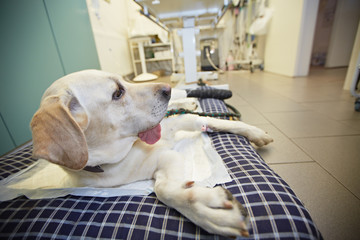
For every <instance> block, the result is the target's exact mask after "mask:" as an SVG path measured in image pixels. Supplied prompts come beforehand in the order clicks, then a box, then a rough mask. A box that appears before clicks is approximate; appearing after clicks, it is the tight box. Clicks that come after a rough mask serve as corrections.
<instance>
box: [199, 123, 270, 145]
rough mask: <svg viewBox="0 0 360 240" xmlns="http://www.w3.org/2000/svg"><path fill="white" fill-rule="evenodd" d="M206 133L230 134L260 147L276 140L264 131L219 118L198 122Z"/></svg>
mask: <svg viewBox="0 0 360 240" xmlns="http://www.w3.org/2000/svg"><path fill="white" fill-rule="evenodd" d="M198 121H199V122H200V124H201V125H202V128H203V129H205V131H210V132H211V131H214V132H230V133H235V134H238V135H242V136H245V137H247V138H248V139H249V140H250V142H252V143H254V144H255V145H256V146H258V147H262V146H264V145H267V144H269V143H271V142H273V141H274V140H273V139H272V137H271V136H270V135H268V134H267V133H266V132H265V131H264V130H262V129H260V128H258V127H255V126H252V125H249V124H246V123H244V122H241V121H228V120H222V119H217V118H210V117H203V118H200V119H199V120H198Z"/></svg>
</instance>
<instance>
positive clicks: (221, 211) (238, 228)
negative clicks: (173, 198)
mask: <svg viewBox="0 0 360 240" xmlns="http://www.w3.org/2000/svg"><path fill="white" fill-rule="evenodd" d="M189 190H190V191H189V192H188V194H189V195H188V197H189V198H188V200H189V203H190V204H191V205H192V211H191V213H190V215H188V216H187V217H189V218H190V219H191V220H192V221H193V222H195V223H196V224H197V225H199V226H201V227H202V228H204V229H205V230H206V231H208V232H210V233H214V234H220V235H223V236H227V237H236V236H243V237H248V236H249V231H248V222H249V217H248V213H247V211H246V209H245V208H244V207H243V206H242V205H241V203H240V202H238V201H237V200H236V199H235V198H234V196H233V195H232V194H231V193H230V192H229V191H228V190H226V189H224V188H222V187H215V188H202V187H193V188H192V187H191V189H189Z"/></svg>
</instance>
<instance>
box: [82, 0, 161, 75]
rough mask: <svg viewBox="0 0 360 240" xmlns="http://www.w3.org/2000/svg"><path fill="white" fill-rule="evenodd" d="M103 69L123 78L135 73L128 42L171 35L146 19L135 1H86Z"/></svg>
mask: <svg viewBox="0 0 360 240" xmlns="http://www.w3.org/2000/svg"><path fill="white" fill-rule="evenodd" d="M86 3H87V6H88V10H89V16H90V22H91V26H92V29H93V32H94V38H95V43H96V48H97V53H98V55H99V61H100V65H101V69H102V70H104V71H108V72H113V73H118V74H120V75H131V74H132V73H134V70H133V66H132V60H131V53H130V49H129V42H128V39H129V38H130V37H132V36H135V35H148V34H159V35H161V36H166V38H167V33H166V31H164V30H163V29H162V28H160V27H158V26H157V25H156V24H155V23H153V22H151V21H150V20H148V19H147V18H146V17H144V16H142V15H141V14H140V12H139V10H140V7H139V5H138V4H136V3H135V2H134V1H133V0H118V1H109V2H107V1H103V0H86Z"/></svg>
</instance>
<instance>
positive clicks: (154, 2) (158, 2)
mask: <svg viewBox="0 0 360 240" xmlns="http://www.w3.org/2000/svg"><path fill="white" fill-rule="evenodd" d="M151 4H152V5H156V4H160V0H153V1H152V2H151Z"/></svg>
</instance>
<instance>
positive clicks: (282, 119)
mask: <svg viewBox="0 0 360 240" xmlns="http://www.w3.org/2000/svg"><path fill="white" fill-rule="evenodd" d="M264 115H265V117H266V118H267V119H268V120H269V121H270V122H271V123H272V124H274V125H275V126H276V127H277V128H278V129H281V131H282V132H283V133H284V134H285V135H287V136H288V137H290V138H300V137H319V136H337V135H350V134H359V133H360V132H359V131H358V130H356V129H355V128H352V127H350V126H348V125H345V124H342V123H339V122H337V121H335V120H332V119H329V118H328V117H326V116H324V115H323V114H320V113H317V112H314V111H308V112H283V113H264Z"/></svg>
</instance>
